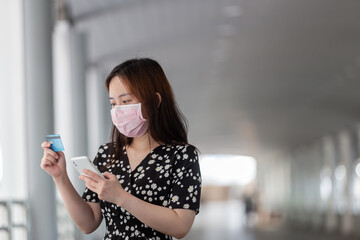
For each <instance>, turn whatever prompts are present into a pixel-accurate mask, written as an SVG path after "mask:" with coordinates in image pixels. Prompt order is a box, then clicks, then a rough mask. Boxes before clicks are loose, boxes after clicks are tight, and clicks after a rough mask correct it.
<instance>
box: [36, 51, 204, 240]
mask: <svg viewBox="0 0 360 240" xmlns="http://www.w3.org/2000/svg"><path fill="white" fill-rule="evenodd" d="M105 86H106V89H107V90H108V92H109V100H110V104H111V106H112V109H111V117H112V121H113V124H114V126H113V129H112V134H111V135H112V136H111V142H110V143H107V144H104V145H101V146H100V147H99V150H98V153H97V155H96V157H95V159H94V164H95V165H96V166H97V167H98V169H99V170H100V171H101V172H102V173H103V175H104V177H105V179H103V178H101V177H100V176H98V175H96V174H95V173H93V172H91V171H89V170H84V173H85V174H87V175H88V176H90V177H91V178H89V177H86V176H84V175H80V176H79V178H80V179H81V180H83V181H84V182H85V185H86V188H85V191H84V194H83V196H82V197H80V196H79V195H78V194H77V192H76V190H75V189H74V187H73V186H72V184H71V182H70V180H69V178H68V175H67V173H66V168H65V156H64V153H63V152H54V151H52V150H51V149H50V143H49V142H43V143H42V147H43V149H44V156H43V158H42V160H41V167H42V168H43V169H44V170H45V171H46V172H48V173H49V174H50V175H51V176H52V178H53V180H54V182H55V184H56V186H57V187H58V189H59V191H60V194H61V196H62V199H63V201H64V204H65V207H66V209H67V211H68V212H69V214H70V216H71V218H72V219H73V221H74V222H75V223H76V225H77V226H78V227H79V228H80V229H81V231H83V232H84V233H91V232H93V231H94V230H96V229H97V228H98V226H99V225H100V223H101V221H102V218H103V217H104V218H105V221H106V227H107V231H106V235H105V237H104V239H134V238H135V239H136V238H139V239H172V236H173V237H176V238H179V239H180V238H183V237H184V236H185V235H186V234H187V233H188V232H189V230H190V228H191V226H192V224H193V221H194V218H195V215H196V214H197V213H198V212H199V205H200V192H201V176H200V168H199V163H198V155H197V151H196V148H195V147H193V146H192V145H189V144H188V142H187V129H186V124H185V119H184V118H183V116H182V114H181V112H180V111H179V109H178V107H177V105H176V103H175V100H174V96H173V92H172V89H171V87H170V84H169V82H168V80H167V78H166V76H165V74H164V72H163V70H162V68H161V66H160V65H159V64H158V63H157V62H156V61H154V60H151V59H148V58H144V59H131V60H128V61H126V62H124V63H122V64H120V65H118V66H116V67H115V68H114V69H113V70H112V71H111V72H110V74H109V76H108V77H107V78H106V81H105Z"/></svg>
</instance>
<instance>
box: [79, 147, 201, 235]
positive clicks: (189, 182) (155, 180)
mask: <svg viewBox="0 0 360 240" xmlns="http://www.w3.org/2000/svg"><path fill="white" fill-rule="evenodd" d="M123 152H124V155H123V156H122V158H121V159H114V157H115V155H114V154H113V153H114V145H113V144H112V143H108V144H104V145H101V146H100V148H99V150H98V153H97V155H96V157H95V159H94V164H95V165H96V166H97V167H98V169H99V170H100V171H101V172H105V171H108V172H110V173H112V174H114V175H116V176H117V178H118V180H119V182H120V184H121V185H122V187H123V188H124V190H125V191H127V192H129V193H131V194H132V195H134V196H136V197H137V198H139V199H142V200H144V201H147V202H149V203H152V204H155V205H159V206H164V207H168V208H172V209H175V208H182V209H191V210H194V211H195V212H196V214H197V213H198V212H199V206H200V193H201V175H200V167H199V159H198V154H197V151H196V149H195V147H193V146H191V145H160V146H158V147H156V148H155V149H153V150H152V151H151V152H150V153H149V154H148V155H147V156H146V157H145V159H144V160H143V161H142V162H141V163H140V164H139V165H138V166H137V167H136V168H135V169H134V170H133V171H131V168H130V164H129V160H128V157H127V154H126V150H125V148H124V149H123ZM82 197H83V199H84V200H85V201H89V202H100V206H101V211H102V214H103V217H104V218H105V221H106V229H107V231H106V235H105V237H104V240H110V239H111V240H115V239H172V237H171V236H168V235H165V234H163V233H160V232H158V231H156V230H155V229H152V228H150V227H148V226H147V225H145V224H144V223H142V222H141V221H139V220H138V219H137V218H135V217H134V216H133V215H131V214H130V213H129V212H127V211H126V210H125V209H124V208H122V207H120V206H118V205H116V204H113V203H111V202H106V201H102V200H99V198H98V196H97V194H96V193H94V192H92V191H91V190H90V189H88V188H85V191H84V194H83V196H82Z"/></svg>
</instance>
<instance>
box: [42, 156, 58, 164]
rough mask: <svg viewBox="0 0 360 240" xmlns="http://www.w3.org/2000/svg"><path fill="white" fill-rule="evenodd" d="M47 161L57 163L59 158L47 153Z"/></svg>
mask: <svg viewBox="0 0 360 240" xmlns="http://www.w3.org/2000/svg"><path fill="white" fill-rule="evenodd" d="M45 159H46V160H47V161H50V162H51V163H52V164H54V165H55V164H57V160H56V159H55V158H54V157H53V156H51V155H46V158H45Z"/></svg>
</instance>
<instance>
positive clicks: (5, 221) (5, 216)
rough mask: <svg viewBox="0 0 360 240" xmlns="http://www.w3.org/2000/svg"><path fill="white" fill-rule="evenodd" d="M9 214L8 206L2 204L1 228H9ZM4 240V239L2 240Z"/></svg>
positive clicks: (0, 210)
mask: <svg viewBox="0 0 360 240" xmlns="http://www.w3.org/2000/svg"><path fill="white" fill-rule="evenodd" d="M8 219H9V218H8V212H7V209H6V205H5V204H0V227H7V226H9V222H8ZM0 239H2V238H0Z"/></svg>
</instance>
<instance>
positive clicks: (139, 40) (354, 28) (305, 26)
mask: <svg viewBox="0 0 360 240" xmlns="http://www.w3.org/2000/svg"><path fill="white" fill-rule="evenodd" d="M68 2H69V5H70V8H71V12H72V16H73V20H74V27H75V28H77V29H78V30H80V31H83V32H84V33H85V34H86V35H87V38H86V39H87V50H88V52H87V53H88V62H89V67H98V68H101V69H104V70H105V71H106V72H108V71H110V70H111V69H112V67H114V66H115V65H117V64H119V63H120V62H122V61H123V60H125V59H128V58H132V57H151V58H154V59H156V60H157V61H158V62H159V63H160V64H161V65H162V66H163V68H164V70H165V72H166V74H167V76H168V78H169V81H170V82H171V84H172V86H173V89H174V91H175V94H176V99H177V101H178V103H179V105H180V107H181V109H182V110H183V112H184V113H185V115H186V116H187V119H188V121H189V125H190V133H189V136H190V142H191V143H193V144H195V145H196V146H198V147H199V149H200V151H201V152H202V153H236V154H245V155H253V156H260V155H261V154H264V153H265V152H266V153H268V152H272V151H279V150H284V149H291V148H294V147H297V146H300V145H304V144H308V143H309V142H313V141H316V140H318V139H320V138H321V137H322V136H324V135H327V134H334V133H336V132H337V131H339V130H340V129H342V128H346V127H349V126H352V125H354V124H356V123H357V122H358V121H359V119H360V112H359V109H360V108H359V107H360V94H359V89H360V1H359V0H345V1H344V0H291V1H289V0H232V1H230V0H221V1H219V0H178V1H171V0H152V1H145V0H136V1H134V0H122V1H120V0H117V1H115V0H107V1H97V0H68Z"/></svg>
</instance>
